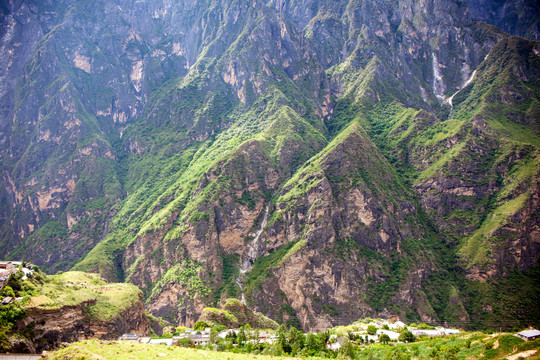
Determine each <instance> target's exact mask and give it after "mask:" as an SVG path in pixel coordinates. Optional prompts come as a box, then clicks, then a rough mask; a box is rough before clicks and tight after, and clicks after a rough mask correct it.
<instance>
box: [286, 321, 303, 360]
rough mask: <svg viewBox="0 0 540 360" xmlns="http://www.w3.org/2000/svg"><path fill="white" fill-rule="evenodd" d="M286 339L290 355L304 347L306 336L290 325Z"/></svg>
mask: <svg viewBox="0 0 540 360" xmlns="http://www.w3.org/2000/svg"><path fill="white" fill-rule="evenodd" d="M288 341H289V345H290V346H291V349H292V352H291V355H296V354H297V353H298V352H299V351H300V350H302V348H303V347H304V343H305V341H306V338H305V336H304V334H303V333H302V332H301V331H300V330H298V329H297V328H295V327H294V326H292V327H291V328H290V330H289V336H288Z"/></svg>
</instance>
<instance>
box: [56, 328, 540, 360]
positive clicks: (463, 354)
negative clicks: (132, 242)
mask: <svg viewBox="0 0 540 360" xmlns="http://www.w3.org/2000/svg"><path fill="white" fill-rule="evenodd" d="M539 349H540V340H535V341H531V342H524V341H523V340H521V339H518V338H517V337H515V336H514V335H512V334H485V333H466V334H462V335H459V336H452V337H444V338H436V339H429V340H424V341H417V342H414V343H410V344H397V345H395V344H391V345H375V346H373V345H371V346H368V347H358V348H356V349H355V352H354V355H352V356H350V355H349V356H347V354H344V353H336V354H335V355H336V357H337V358H340V359H353V358H354V359H373V360H374V359H410V360H413V359H460V360H476V359H486V360H487V359H508V360H518V359H525V358H526V359H540V352H539ZM156 358H158V359H159V358H164V359H192V360H202V359H205V360H212V359H228V360H247V359H257V360H266V359H281V360H286V359H300V358H291V357H276V356H267V355H255V354H236V353H231V352H217V351H212V350H208V349H191V348H182V347H178V346H162V345H149V344H139V343H130V342H107V341H98V340H90V341H85V342H78V343H74V344H72V345H71V346H69V347H66V348H63V349H60V350H57V351H55V352H52V353H49V354H48V356H47V359H50V360H53V359H81V360H82V359H119V360H122V359H141V360H143V359H156ZM310 359H315V358H313V357H312V358H310Z"/></svg>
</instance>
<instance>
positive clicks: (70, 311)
mask: <svg viewBox="0 0 540 360" xmlns="http://www.w3.org/2000/svg"><path fill="white" fill-rule="evenodd" d="M141 300H142V299H141ZM95 302H96V300H91V301H86V302H82V303H80V304H77V305H66V306H63V307H61V308H59V309H42V308H39V307H35V308H30V309H28V310H27V316H26V318H24V319H23V320H21V321H19V323H18V324H17V326H18V328H19V331H21V332H23V331H28V329H31V330H30V331H31V332H32V340H31V341H29V342H27V343H25V344H24V346H23V344H20V343H14V350H16V351H17V352H25V353H27V352H29V353H34V354H35V353H41V352H42V351H43V350H53V349H56V348H58V347H59V346H60V345H61V344H62V343H63V342H76V341H82V340H86V339H96V338H97V339H105V340H116V339H118V337H120V336H121V335H122V334H126V333H134V334H143V335H144V334H147V333H148V329H149V325H148V318H147V316H146V313H145V310H144V306H143V303H142V301H139V302H136V303H135V304H133V306H131V307H129V308H128V309H127V310H126V311H124V312H123V313H122V314H120V316H118V317H117V318H115V319H113V320H111V321H103V320H96V319H92V318H91V317H89V316H88V314H87V311H86V309H87V307H88V306H92V305H94V304H95Z"/></svg>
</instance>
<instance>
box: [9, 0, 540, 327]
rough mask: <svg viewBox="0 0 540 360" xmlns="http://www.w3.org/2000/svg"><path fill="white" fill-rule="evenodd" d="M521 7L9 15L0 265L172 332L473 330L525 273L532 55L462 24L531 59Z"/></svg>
mask: <svg viewBox="0 0 540 360" xmlns="http://www.w3.org/2000/svg"><path fill="white" fill-rule="evenodd" d="M488 3H489V4H488V5H490V6H492V8H493V9H495V8H496V6H495V5H496V4H495V2H488ZM528 7H530V6H529V5H527V4H525V3H523V4H521V3H510V2H508V3H506V4H505V5H504V9H506V10H504V11H503V12H504V14H498V13H494V12H493V11H491V10H489V9H490V8H489V7H488V8H485V9H487V10H485V11H481V9H482V7H481V6H479V5H478V4H476V3H475V4H469V3H467V2H461V1H453V0H445V1H411V0H400V1H398V2H397V4H396V2H395V1H371V0H367V1H357V0H350V1H345V2H344V1H318V0H289V1H281V0H280V1H271V2H260V1H255V2H252V3H250V4H247V3H243V2H240V1H234V0H228V1H225V0H222V1H214V0H204V1H197V2H191V1H181V0H179V1H170V2H164V3H155V2H145V1H137V2H135V1H132V0H122V1H120V0H115V1H98V2H93V3H92V4H91V5H90V4H83V3H74V4H72V3H69V2H53V1H48V2H47V1H46V2H39V3H36V2H32V1H23V0H12V1H10V2H9V3H7V4H6V5H4V6H2V7H0V17H1V19H2V26H1V27H0V35H1V43H0V46H1V47H2V50H3V51H2V52H0V78H1V79H2V82H1V85H0V104H1V109H0V111H1V113H0V114H1V115H0V116H1V123H0V157H1V158H0V160H1V162H2V187H1V189H0V198H1V199H2V207H0V240H1V246H0V254H2V256H8V257H27V258H30V259H31V260H32V261H33V262H35V263H37V264H39V265H43V266H46V267H48V268H49V269H52V270H55V269H67V268H70V267H72V266H74V267H75V268H76V269H80V270H92V271H99V272H100V273H101V274H103V275H104V276H106V277H107V278H109V279H119V280H125V281H130V282H132V283H134V284H136V285H138V286H140V287H141V288H143V289H144V292H145V301H146V306H147V308H148V309H149V310H150V311H151V312H152V313H154V314H156V315H159V316H164V317H167V318H169V319H170V320H172V321H174V322H177V323H179V324H192V323H193V322H194V321H195V320H196V319H197V318H198V317H199V314H200V313H201V312H202V310H203V309H204V308H205V307H206V306H209V305H213V306H217V305H219V304H220V303H222V302H224V301H225V299H226V298H227V297H231V296H233V297H238V298H239V299H243V300H244V301H246V302H247V303H249V304H251V305H253V306H255V308H256V309H257V310H258V311H261V312H262V313H264V314H265V315H269V316H270V317H271V318H273V319H275V320H278V321H284V322H288V323H289V324H294V325H295V326H299V327H303V328H305V329H322V328H324V327H326V326H329V325H335V324H338V323H349V322H351V320H354V319H356V318H358V317H360V316H377V315H378V314H389V315H393V314H397V315H399V316H400V317H403V318H409V319H410V320H413V319H414V320H416V319H418V320H423V321H430V322H441V323H442V322H451V323H454V324H457V325H459V324H464V325H469V324H474V325H475V326H476V325H480V324H482V321H484V320H485V319H487V318H488V317H489V319H490V321H492V315H493V308H491V310H489V309H490V308H489V306H488V305H486V304H483V305H480V304H479V302H478V299H479V298H484V299H487V300H486V301H488V302H489V301H490V300H489V299H492V298H491V297H490V296H491V295H489V294H490V289H493V286H494V285H493V284H494V282H497V283H500V282H504V281H506V280H505V279H508V277H507V276H509V275H512V274H514V272H515V271H518V273H519V274H522V276H524V279H529V277H528V276H529V275H527V274H528V272H527V271H530V269H534V268H535V267H537V261H538V253H539V250H540V249H539V242H540V239H539V235H538V234H539V229H538V219H537V216H536V215H535V214H536V213H538V173H539V169H538V163H539V161H538V160H539V158H538V154H539V153H538V147H539V146H540V141H539V135H538V131H539V124H538V119H539V111H538V109H539V107H538V104H539V100H538V99H539V93H538V80H537V79H538V72H539V68H540V67H539V46H538V43H537V42H534V41H532V40H524V39H521V38H517V37H512V36H510V35H508V34H506V33H504V32H502V31H501V30H498V29H497V28H495V27H494V26H491V25H487V24H485V23H482V22H479V21H477V20H484V21H486V22H488V23H491V24H495V25H498V26H501V27H502V28H503V30H506V31H511V32H514V31H515V33H516V34H519V35H524V36H528V37H529V38H532V39H534V38H535V36H536V35H535V34H536V33H537V31H536V30H535V27H534V26H535V25H534V24H533V22H530V23H527V24H526V26H525V25H524V27H520V26H521V25H520V26H518V25H516V24H518V22H513V19H515V17H514V15H512V14H518V15H517V18H518V19H519V18H520V16H522V15H519V14H525V13H526V12H527V9H528ZM532 11H533V12H534V13H536V12H537V10H535V9H533V10H532ZM535 18H536V17H535ZM531 19H532V18H531ZM519 24H522V22H519ZM60 250H61V251H60ZM441 259H442V260H441ZM522 271H525V272H522ZM520 276H521V275H520ZM438 279H444V281H438ZM527 281H528V280H527ZM527 281H525V280H523V282H522V284H521V285H523V284H525V283H527V284H528V282H527ZM521 285H519V284H518V285H517V286H521ZM523 286H525V285H523ZM478 289H480V290H478ZM488 295H489V296H488ZM507 295H509V294H507ZM509 296H510V295H509ZM517 306H518V307H519V306H521V305H519V304H518V305H517ZM479 307H480V308H482V309H483V310H482V311H477V310H478V308H479ZM525 308H526V310H523V314H522V316H521V317H520V319H516V320H515V321H524V322H527V321H528V319H529V317H528V315H527V314H530V311H531V309H530V308H528V307H526V306H525V307H524V308H523V309H525ZM486 309H487V310H486ZM533 310H534V309H533ZM493 316H494V315H493ZM495 318H496V316H495ZM493 321H496V320H493Z"/></svg>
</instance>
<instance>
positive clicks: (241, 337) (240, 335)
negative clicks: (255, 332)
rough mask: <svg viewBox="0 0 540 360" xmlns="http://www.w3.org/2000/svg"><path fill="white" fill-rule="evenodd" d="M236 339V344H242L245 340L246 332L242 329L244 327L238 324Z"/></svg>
mask: <svg viewBox="0 0 540 360" xmlns="http://www.w3.org/2000/svg"><path fill="white" fill-rule="evenodd" d="M236 340H237V341H238V345H240V346H244V343H245V342H246V340H247V337H246V332H245V331H244V327H243V326H240V330H239V331H238V337H237V339H236Z"/></svg>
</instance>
